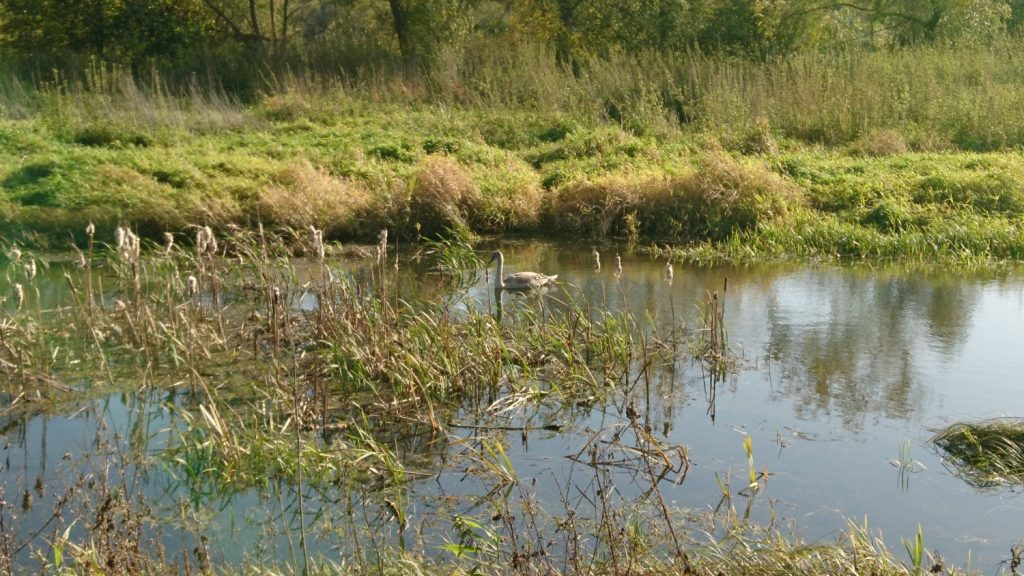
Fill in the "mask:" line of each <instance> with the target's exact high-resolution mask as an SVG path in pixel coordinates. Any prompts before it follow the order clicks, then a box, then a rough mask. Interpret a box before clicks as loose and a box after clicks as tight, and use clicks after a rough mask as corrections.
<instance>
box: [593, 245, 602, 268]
mask: <svg viewBox="0 0 1024 576" xmlns="http://www.w3.org/2000/svg"><path fill="white" fill-rule="evenodd" d="M590 258H591V259H592V260H593V261H594V270H595V271H596V272H600V271H601V253H600V252H598V251H597V248H594V251H593V252H591V253H590Z"/></svg>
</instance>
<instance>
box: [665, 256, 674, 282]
mask: <svg viewBox="0 0 1024 576" xmlns="http://www.w3.org/2000/svg"><path fill="white" fill-rule="evenodd" d="M673 277H674V273H673V271H672V262H671V261H669V262H666V263H665V280H668V283H669V284H671V283H672V278H673Z"/></svg>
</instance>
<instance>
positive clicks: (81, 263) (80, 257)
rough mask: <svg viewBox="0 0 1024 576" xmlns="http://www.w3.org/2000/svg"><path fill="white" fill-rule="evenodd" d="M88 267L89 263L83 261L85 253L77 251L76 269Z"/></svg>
mask: <svg viewBox="0 0 1024 576" xmlns="http://www.w3.org/2000/svg"><path fill="white" fill-rule="evenodd" d="M88 265H89V263H88V262H86V261H85V253H83V252H82V251H81V250H79V251H78V267H79V268H85V267H86V266H88Z"/></svg>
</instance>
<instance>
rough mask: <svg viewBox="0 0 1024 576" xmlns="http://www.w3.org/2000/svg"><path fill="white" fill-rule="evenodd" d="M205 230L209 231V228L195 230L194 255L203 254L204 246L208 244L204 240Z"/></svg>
mask: <svg viewBox="0 0 1024 576" xmlns="http://www.w3.org/2000/svg"><path fill="white" fill-rule="evenodd" d="M207 230H209V228H199V229H198V230H196V253H197V254H200V255H202V254H204V253H205V252H206V244H207V242H208V241H207V239H206V231H207Z"/></svg>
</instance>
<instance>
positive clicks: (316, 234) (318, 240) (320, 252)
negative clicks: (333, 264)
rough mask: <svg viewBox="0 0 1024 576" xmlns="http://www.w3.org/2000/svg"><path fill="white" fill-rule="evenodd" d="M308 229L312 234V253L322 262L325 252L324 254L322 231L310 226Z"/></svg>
mask: <svg viewBox="0 0 1024 576" xmlns="http://www.w3.org/2000/svg"><path fill="white" fill-rule="evenodd" d="M309 229H310V231H311V232H312V233H313V252H315V253H316V255H317V256H318V257H319V258H320V260H321V261H322V260H323V259H324V255H325V252H324V231H323V230H318V229H317V228H316V227H315V226H310V227H309Z"/></svg>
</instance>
